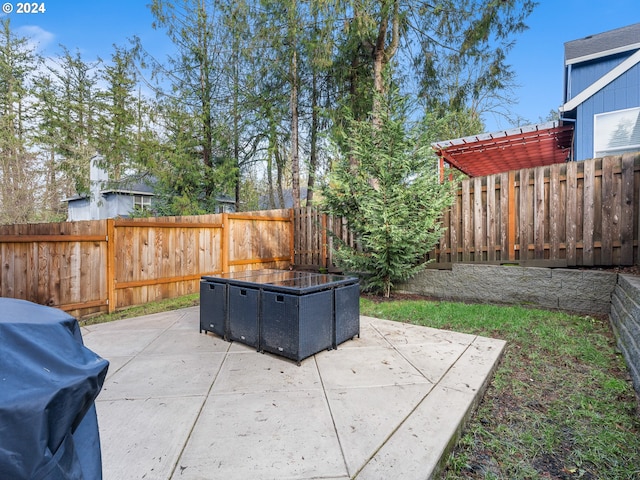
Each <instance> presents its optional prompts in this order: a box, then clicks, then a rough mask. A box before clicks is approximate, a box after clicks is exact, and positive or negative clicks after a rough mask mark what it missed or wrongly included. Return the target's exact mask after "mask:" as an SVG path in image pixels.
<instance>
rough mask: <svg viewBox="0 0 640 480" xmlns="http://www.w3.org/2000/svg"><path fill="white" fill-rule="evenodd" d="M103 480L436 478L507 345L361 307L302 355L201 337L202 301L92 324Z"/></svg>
mask: <svg viewBox="0 0 640 480" xmlns="http://www.w3.org/2000/svg"><path fill="white" fill-rule="evenodd" d="M82 332H83V337H84V341H85V344H86V345H87V346H88V347H89V348H91V349H92V350H93V351H95V352H97V353H98V354H100V355H101V356H103V357H104V358H106V359H108V360H109V361H110V362H111V364H110V367H109V373H108V376H107V379H106V382H105V384H104V387H103V390H102V392H101V393H100V396H99V397H98V399H97V401H96V407H97V411H98V422H99V428H100V438H101V442H102V461H103V472H104V480H125V479H127V480H129V479H142V478H144V479H145V480H151V479H158V480H165V479H225V480H228V479H243V480H244V479H248V478H253V479H319V478H322V479H351V478H357V479H359V480H361V479H375V480H380V479H391V478H402V479H405V480H409V479H427V478H430V477H431V476H432V475H433V473H434V472H436V471H437V469H438V467H439V465H440V463H441V460H442V459H443V456H444V453H445V452H446V451H448V450H447V449H448V448H450V447H451V446H452V439H455V438H456V437H457V435H458V434H459V431H460V426H461V425H462V424H463V423H464V422H465V420H466V419H467V418H468V416H469V415H470V413H471V412H472V411H473V409H474V408H475V406H476V405H477V402H478V401H479V400H480V398H481V394H482V392H483V391H484V387H485V386H486V384H487V382H488V381H489V379H490V377H491V374H492V372H493V369H494V368H495V365H496V364H497V361H498V360H499V358H500V355H501V354H502V351H503V348H504V345H505V343H504V342H503V341H501V340H494V339H489V338H484V337H478V336H474V335H467V334H461V333H455V332H449V331H443V330H436V329H432V328H427V327H418V326H413V325H407V324H401V323H397V322H391V321H387V320H379V319H374V318H368V317H361V335H360V338H355V339H354V340H350V341H348V342H345V343H344V344H342V345H340V346H339V347H338V349H337V350H331V351H323V352H321V353H319V354H317V355H314V356H312V357H310V358H307V359H306V360H303V361H302V365H301V366H297V365H296V364H295V363H294V362H291V361H288V360H286V359H283V358H280V357H276V356H273V355H270V354H261V353H257V352H256V351H255V350H253V349H251V348H248V347H246V346H244V345H242V344H238V343H229V342H226V341H224V340H223V339H221V338H218V337H217V336H214V335H212V334H204V333H203V334H201V333H199V308H198V307H192V308H187V309H183V310H177V311H173V312H166V313H161V314H154V315H148V316H144V317H138V318H134V319H129V320H121V321H117V322H112V323H105V324H99V325H92V326H88V327H83V329H82Z"/></svg>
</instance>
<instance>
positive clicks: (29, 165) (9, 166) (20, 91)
mask: <svg viewBox="0 0 640 480" xmlns="http://www.w3.org/2000/svg"><path fill="white" fill-rule="evenodd" d="M0 28H1V29H2V30H1V31H0V223H24V222H27V221H28V220H30V219H31V218H33V214H34V212H35V210H36V196H35V186H36V185H35V183H36V169H35V159H34V155H33V154H31V153H30V152H29V151H28V141H29V139H28V137H27V133H26V127H27V116H28V115H27V110H28V108H29V103H28V102H27V97H28V95H29V77H30V73H31V72H32V71H33V70H35V69H36V66H37V61H38V59H37V57H36V55H35V53H34V52H33V50H32V49H31V48H29V46H28V43H27V39H26V38H22V37H16V36H15V35H14V33H13V32H12V30H11V27H10V22H9V19H5V20H2V22H1V23H0Z"/></svg>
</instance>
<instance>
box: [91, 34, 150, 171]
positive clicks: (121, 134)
mask: <svg viewBox="0 0 640 480" xmlns="http://www.w3.org/2000/svg"><path fill="white" fill-rule="evenodd" d="M101 74H102V75H101V77H102V80H103V81H104V82H105V83H106V88H105V89H104V90H102V91H100V92H99V93H98V98H99V100H100V108H99V115H100V120H99V122H98V125H97V135H96V136H97V140H96V145H97V149H98V151H99V152H100V154H101V158H102V165H100V166H101V167H102V168H103V169H104V170H105V171H107V172H108V173H109V179H110V180H116V181H117V180H120V178H121V177H122V176H123V175H124V174H125V173H126V172H127V171H128V170H129V169H131V168H133V167H135V166H136V165H135V163H136V160H137V159H136V132H135V129H136V113H137V111H139V108H138V107H139V106H138V105H137V102H138V101H141V99H139V98H136V95H135V91H136V86H137V78H136V71H135V64H134V59H133V54H132V53H131V52H130V51H127V50H125V49H123V48H120V47H117V46H114V52H113V54H112V56H111V64H105V65H104V68H103V69H102V72H101Z"/></svg>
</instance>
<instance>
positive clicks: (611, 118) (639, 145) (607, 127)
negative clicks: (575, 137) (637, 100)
mask: <svg viewBox="0 0 640 480" xmlns="http://www.w3.org/2000/svg"><path fill="white" fill-rule="evenodd" d="M637 122H640V107H633V108H625V109H622V110H615V111H613V112H605V113H597V114H595V115H594V116H593V156H594V157H595V158H599V157H605V156H607V155H622V154H623V153H626V152H635V151H639V150H640V138H639V139H635V140H636V141H634V142H633V143H631V142H632V141H633V140H634V139H631V138H630V139H629V143H627V144H625V145H617V146H616V145H610V144H609V142H610V140H609V139H610V138H611V136H612V135H613V133H614V132H615V131H616V129H617V128H619V127H620V126H623V125H624V124H626V125H628V128H629V129H630V130H631V132H632V131H633V129H634V128H640V127H636V123H637ZM631 132H629V134H631ZM599 133H600V135H598V134H599Z"/></svg>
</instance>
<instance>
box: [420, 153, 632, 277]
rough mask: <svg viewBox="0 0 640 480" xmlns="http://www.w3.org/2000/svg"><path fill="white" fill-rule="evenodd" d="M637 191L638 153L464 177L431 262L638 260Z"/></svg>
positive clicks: (545, 263) (601, 262) (604, 263)
mask: <svg viewBox="0 0 640 480" xmlns="http://www.w3.org/2000/svg"><path fill="white" fill-rule="evenodd" d="M639 191H640V154H637V153H636V154H625V155H623V156H616V157H606V158H604V159H593V160H587V161H584V162H570V163H563V164H555V165H551V166H546V167H538V168H531V169H523V170H517V171H511V172H505V173H501V174H496V175H491V176H487V177H476V178H470V179H467V180H464V181H463V182H462V185H461V188H460V189H459V190H458V192H457V196H456V199H455V202H454V204H453V206H452V207H451V208H450V209H449V210H448V211H447V212H446V213H445V215H444V217H443V223H444V226H445V227H446V231H445V234H444V235H443V237H442V238H441V240H440V242H439V244H438V245H437V247H436V249H435V250H434V251H432V252H431V253H430V254H429V255H428V258H429V259H431V260H433V263H432V264H430V266H431V267H435V268H447V267H449V266H450V265H451V263H453V262H467V263H469V262H471V263H477V262H479V263H502V264H504V263H518V264H522V265H525V264H526V265H539V266H549V267H562V266H569V267H570V266H622V265H634V264H637V263H638V255H639V254H640V252H639V250H638V215H639V212H640V209H639V203H640V195H639Z"/></svg>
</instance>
